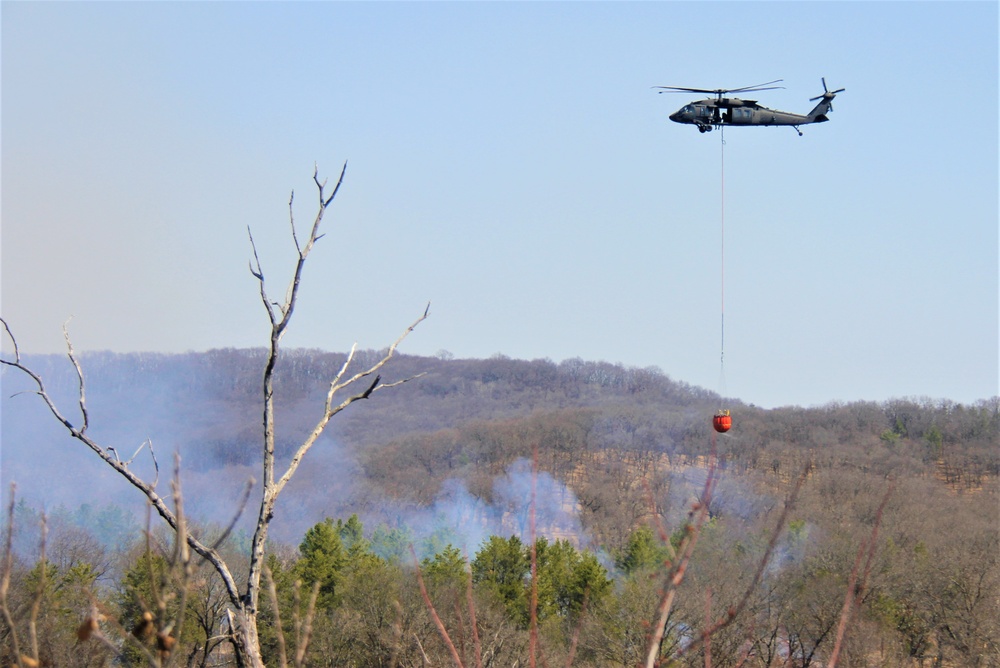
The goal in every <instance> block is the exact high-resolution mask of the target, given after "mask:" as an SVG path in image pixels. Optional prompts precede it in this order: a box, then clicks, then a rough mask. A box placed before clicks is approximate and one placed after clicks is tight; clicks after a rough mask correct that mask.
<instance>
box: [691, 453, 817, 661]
mask: <svg viewBox="0 0 1000 668" xmlns="http://www.w3.org/2000/svg"><path fill="white" fill-rule="evenodd" d="M811 471H812V465H811V464H807V465H806V466H805V468H804V469H803V470H802V474H801V475H800V476H799V477H798V479H797V480H796V482H795V485H794V486H793V487H792V491H791V492H790V493H789V494H788V498H787V499H785V505H784V507H783V508H782V509H781V513H780V514H779V515H778V521H777V522H776V523H775V527H774V530H773V531H772V532H771V538H770V540H769V541H768V543H767V548H766V549H765V550H764V555H763V556H762V557H761V559H760V561H759V562H758V563H757V570H756V572H755V573H754V575H753V578H752V579H751V580H750V584H748V585H747V587H746V589H745V590H744V592H743V596H741V597H740V600H739V602H738V603H737V604H736V605H735V606H733V607H731V608H729V609H728V610H727V611H726V614H725V616H723V617H722V618H721V619H719V620H717V621H716V622H715V623H714V624H709V625H706V627H705V629H704V630H702V632H701V633H700V634H699V637H698V638H697V639H695V640H694V641H692V642H691V643H689V644H688V645H687V646H685V647H684V649H683V650H682V651H681V652H680V655H684V654H689V653H690V652H693V651H695V650H696V649H698V647H700V646H701V644H702V643H705V644H707V643H708V640H709V638H710V637H711V636H712V635H714V634H715V633H718V632H719V631H721V630H722V629H724V628H725V627H727V626H729V625H730V624H732V623H733V621H734V620H735V619H736V617H737V616H739V614H740V613H741V612H743V609H744V608H745V607H746V605H747V601H749V600H750V596H751V595H752V594H753V592H754V591H755V590H756V589H757V585H758V584H759V583H760V579H761V577H763V575H764V571H765V570H766V569H767V564H768V563H769V562H770V561H771V555H772V554H773V553H774V549H775V547H776V546H777V544H778V538H780V537H781V533H782V531H783V530H784V528H785V525H786V523H787V522H788V516H789V514H791V512H792V509H793V508H794V507H795V502H796V501H797V500H798V497H799V492H800V491H801V490H802V486H803V485H804V484H805V482H806V480H807V479H808V478H809V473H810V472H811Z"/></svg>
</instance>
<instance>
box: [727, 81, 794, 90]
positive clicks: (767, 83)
mask: <svg viewBox="0 0 1000 668" xmlns="http://www.w3.org/2000/svg"><path fill="white" fill-rule="evenodd" d="M782 81H784V79H775V80H774V81H765V82H764V83H759V84H754V85H753V86H744V87H743V88H731V89H729V90H727V91H723V92H725V93H746V92H748V91H755V90H775V89H776V88H784V86H772V85H771V84H776V83H781V82H782ZM764 86H770V88H764Z"/></svg>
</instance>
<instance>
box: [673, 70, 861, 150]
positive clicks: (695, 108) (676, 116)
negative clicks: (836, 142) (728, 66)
mask: <svg viewBox="0 0 1000 668" xmlns="http://www.w3.org/2000/svg"><path fill="white" fill-rule="evenodd" d="M782 81H783V79H775V80H774V81H768V82H766V83H762V84H756V85H754V86H744V87H743V88H716V89H715V90H707V89H704V88H680V87H677V86H654V88H659V89H661V90H660V91H659V92H660V93H709V94H711V95H714V96H715V99H714V100H713V99H711V98H709V99H705V100H697V101H695V102H691V103H690V104H686V105H684V106H683V107H681V108H680V109H678V110H677V111H675V112H674V113H672V114H670V120H672V121H674V122H675V123H687V124H689V125H696V126H698V131H699V132H711V131H712V128H713V127H722V126H724V125H790V126H792V127H793V128H794V129H795V131H796V132H798V133H799V136H800V137H801V136H802V131H801V130H799V126H800V125H808V124H809V123H824V122H826V121H828V120H830V119H829V118H828V117H827V114H828V113H829V112H831V111H833V105H832V104H831V102H833V98H835V97H836V96H837V93H842V92H843V91H845V90H846V89H845V88H838V89H837V90H833V91H832V90H830V89H828V88H827V87H826V77H822V78H821V81H822V82H823V94H822V95H818V96H816V97H813V98H809V101H810V102H815V101H816V100H820V103H819V104H817V105H816V106H815V107H814V108H813V110H812V111H810V112H809V113H808V114H806V115H804V116H803V115H802V114H793V113H791V112H788V111H778V110H776V109H768V108H767V107H764V106H761V105H759V104H757V101H756V100H742V99H740V98H738V97H723V96H725V95H728V94H730V93H750V92H757V91H763V90H776V89H778V88H784V86H775V85H774V84H776V83H781V82H782Z"/></svg>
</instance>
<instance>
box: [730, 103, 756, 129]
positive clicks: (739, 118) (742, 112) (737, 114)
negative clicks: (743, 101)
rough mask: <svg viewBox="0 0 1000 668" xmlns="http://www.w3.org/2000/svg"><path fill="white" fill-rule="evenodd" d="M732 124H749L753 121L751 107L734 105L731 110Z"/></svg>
mask: <svg viewBox="0 0 1000 668" xmlns="http://www.w3.org/2000/svg"><path fill="white" fill-rule="evenodd" d="M732 114H733V121H732V122H733V125H750V124H751V123H753V109H747V108H745V107H734V108H733V110H732Z"/></svg>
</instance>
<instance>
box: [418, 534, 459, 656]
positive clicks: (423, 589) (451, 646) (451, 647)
mask: <svg viewBox="0 0 1000 668" xmlns="http://www.w3.org/2000/svg"><path fill="white" fill-rule="evenodd" d="M410 554H412V555H413V566H414V568H415V569H416V571H417V584H418V585H419V586H420V595H421V596H422V597H423V599H424V603H425V604H426V605H427V610H428V611H429V612H430V613H431V619H433V620H434V626H436V627H437V630H438V633H439V634H440V635H441V639H442V640H443V641H444V644H445V645H446V646H447V647H448V651H449V652H451V659H452V661H454V662H455V665H456V666H457V667H458V668H464V666H463V664H462V657H460V656H459V655H458V650H457V649H455V643H453V642H452V641H451V636H450V635H449V634H448V629H446V628H445V627H444V622H442V621H441V617H439V616H438V613H437V610H436V609H435V608H434V603H433V602H431V596H430V594H428V593H427V586H426V585H425V584H424V576H423V574H422V573H421V572H420V561H419V560H418V559H417V552H416V550H414V549H413V545H410Z"/></svg>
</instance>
